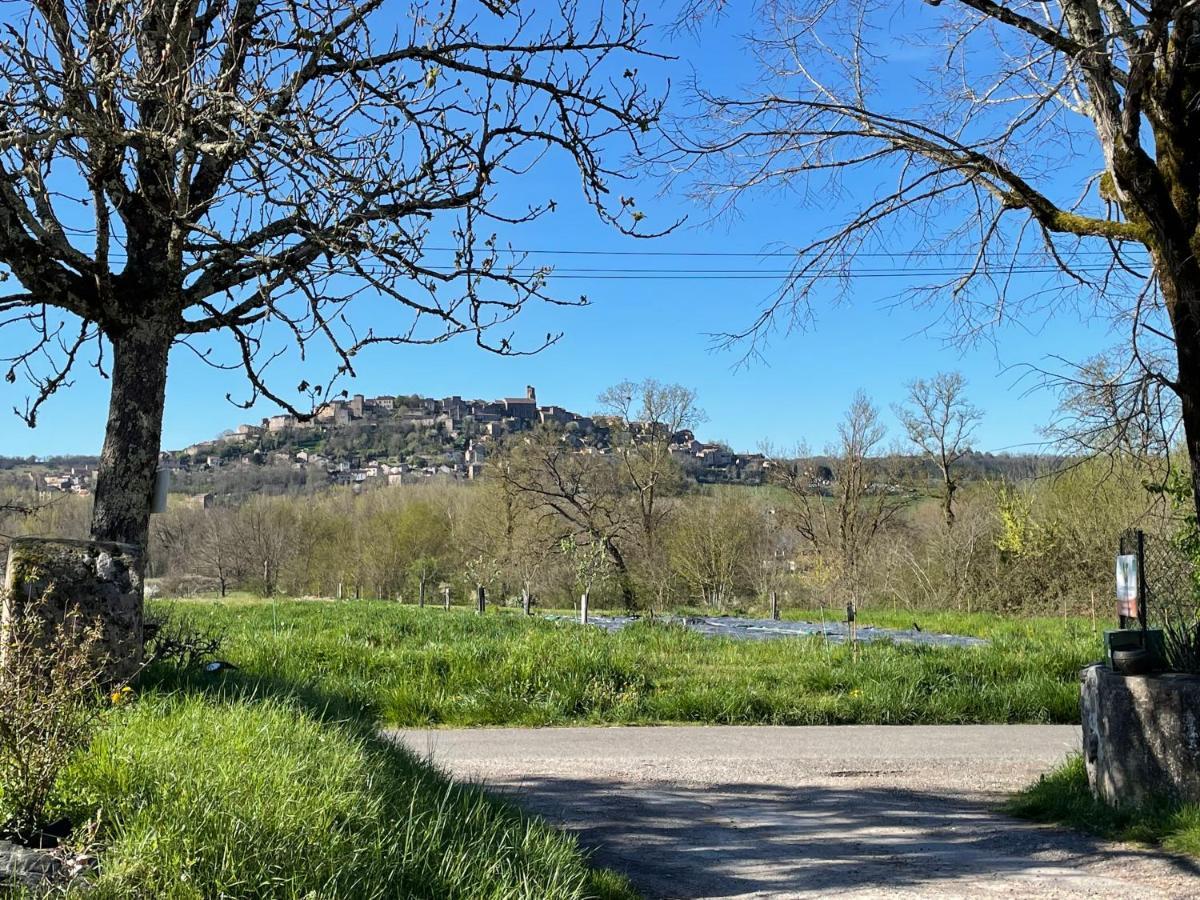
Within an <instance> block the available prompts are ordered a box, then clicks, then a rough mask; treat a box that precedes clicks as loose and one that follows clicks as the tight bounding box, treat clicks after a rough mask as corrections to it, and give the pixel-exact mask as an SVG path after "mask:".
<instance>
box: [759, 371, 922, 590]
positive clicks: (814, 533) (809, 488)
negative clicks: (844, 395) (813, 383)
mask: <svg viewBox="0 0 1200 900" xmlns="http://www.w3.org/2000/svg"><path fill="white" fill-rule="evenodd" d="M886 436H887V431H886V429H885V428H884V426H883V424H882V423H881V422H880V421H879V410H878V409H876V408H875V406H874V404H872V403H871V401H870V400H869V399H868V398H867V396H866V395H865V394H864V393H862V392H861V391H859V392H858V393H857V394H855V396H854V400H853V402H851V404H850V408H849V409H848V410H846V415H845V416H844V417H843V419H842V421H841V422H840V423H839V424H838V441H837V445H836V446H835V447H831V448H830V450H829V453H828V456H829V463H830V465H829V468H830V471H831V474H832V476H833V477H832V479H831V480H830V481H829V483H828V484H824V483H822V481H821V479H820V478H819V477H818V475H817V473H816V471H815V470H814V468H813V467H812V466H810V465H807V464H806V462H805V460H804V459H803V457H805V456H807V455H808V454H807V452H806V451H805V450H804V449H803V448H801V449H800V450H799V451H798V452H797V454H796V457H797V458H796V459H794V460H785V459H781V458H780V457H779V455H778V454H776V453H774V452H771V451H769V450H768V455H770V456H771V457H772V459H771V466H770V469H769V472H770V478H771V482H772V483H773V484H775V485H778V486H779V487H781V488H783V490H785V491H786V492H787V495H788V502H787V504H786V506H785V508H784V509H783V510H782V513H783V517H784V521H785V522H787V523H789V524H791V525H792V527H794V528H795V530H796V531H797V533H798V534H799V535H800V537H801V538H802V539H803V540H804V541H805V542H806V543H807V544H809V545H810V546H811V547H812V549H813V551H814V552H815V554H816V556H817V558H818V560H819V561H820V562H821V564H822V566H823V567H824V568H825V569H826V571H827V574H828V576H829V578H830V580H832V581H835V582H840V583H841V584H843V585H844V586H846V587H847V588H848V589H849V590H850V592H851V596H854V595H855V594H856V593H857V590H858V587H859V585H860V582H861V578H860V575H861V569H862V566H863V564H864V563H865V562H866V560H867V557H868V554H869V553H870V552H871V549H872V547H873V546H874V545H875V543H876V539H877V538H878V537H879V536H880V534H881V533H882V532H883V531H884V529H885V528H886V527H887V526H888V524H889V523H890V522H892V521H893V520H894V519H895V518H896V516H897V515H898V514H899V512H900V511H901V510H902V509H903V508H904V507H905V506H906V505H908V503H909V502H910V501H911V499H912V495H911V493H910V492H909V491H908V490H906V489H905V488H904V487H902V486H900V485H898V484H896V483H895V479H894V478H893V477H892V473H891V472H889V471H888V468H887V466H885V465H884V464H883V463H882V461H881V459H880V456H881V453H882V451H883V441H884V438H885V437H886Z"/></svg>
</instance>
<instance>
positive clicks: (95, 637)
mask: <svg viewBox="0 0 1200 900" xmlns="http://www.w3.org/2000/svg"><path fill="white" fill-rule="evenodd" d="M101 635H102V629H101V626H100V625H99V624H98V623H93V624H84V623H81V622H79V621H78V620H77V619H73V618H70V617H68V618H67V620H66V621H64V622H58V623H52V624H49V625H48V624H47V622H46V620H45V619H44V618H42V616H40V615H39V614H38V613H37V612H35V611H32V610H31V611H29V612H27V613H25V614H24V615H22V616H18V617H16V618H15V619H13V620H11V621H9V622H7V623H6V624H5V628H4V637H3V639H4V641H5V645H4V662H3V665H2V666H0V809H2V810H3V812H4V813H5V815H6V816H7V817H8V824H7V829H8V830H9V831H10V832H11V833H15V834H16V835H18V836H24V835H27V834H35V833H37V832H38V831H39V830H40V828H41V827H42V826H43V825H44V824H45V823H46V803H47V800H48V798H49V797H50V794H51V791H52V790H53V788H54V784H55V782H56V781H57V779H58V776H59V773H60V772H62V771H63V769H64V768H65V767H66V765H67V764H68V762H69V761H70V759H71V757H72V756H73V755H74V754H75V753H76V752H77V751H78V750H80V749H82V748H84V747H85V746H87V744H88V743H89V741H90V740H91V737H92V734H93V732H94V730H95V727H96V724H97V720H98V717H99V714H100V708H101V707H100V698H101V693H102V678H103V676H104V673H105V666H104V659H103V656H102V655H101V654H98V653H97V652H96V651H97V647H98V646H99V642H100V639H101ZM115 690H116V693H115V695H114V696H115V697H116V698H117V699H118V700H119V699H120V698H123V697H124V696H125V693H123V691H122V689H121V686H119V685H118V686H116V688H115Z"/></svg>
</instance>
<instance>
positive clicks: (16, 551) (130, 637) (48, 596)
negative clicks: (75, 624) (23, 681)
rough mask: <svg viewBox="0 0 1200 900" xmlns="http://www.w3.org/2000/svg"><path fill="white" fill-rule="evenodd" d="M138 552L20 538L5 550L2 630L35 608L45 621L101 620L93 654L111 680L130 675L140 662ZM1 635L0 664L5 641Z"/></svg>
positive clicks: (0, 610) (121, 547)
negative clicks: (103, 661)
mask: <svg viewBox="0 0 1200 900" xmlns="http://www.w3.org/2000/svg"><path fill="white" fill-rule="evenodd" d="M139 556H140V554H139V551H138V549H137V548H136V547H133V546H130V545H128V544H112V543H105V542H101V541H71V540H56V539H49V538H31V537H22V538H16V539H14V540H13V542H12V544H11V546H10V548H9V553H8V569H7V572H6V574H5V579H4V595H3V605H2V607H0V633H2V634H6V633H7V629H8V627H9V623H10V622H12V621H13V620H14V619H16V618H19V617H21V616H23V615H25V614H26V613H27V611H29V610H31V609H32V610H35V611H36V612H37V613H38V615H40V616H41V617H42V618H43V619H44V620H45V621H46V623H47V624H48V625H52V624H54V623H60V622H64V621H66V620H67V619H68V618H69V617H76V618H77V620H78V621H80V622H81V623H91V622H96V621H99V622H100V623H101V625H102V630H103V634H102V637H101V640H100V641H99V646H98V648H97V652H98V653H100V654H103V655H104V656H105V657H106V659H107V666H108V671H109V681H110V682H113V683H116V682H122V681H126V680H128V679H130V678H132V677H133V675H135V674H136V673H137V671H138V668H139V667H140V666H141V662H142V578H141V575H140V572H141V560H140V558H139ZM2 634H0V664H3V662H4V661H5V659H6V657H7V654H8V642H7V640H3V639H2Z"/></svg>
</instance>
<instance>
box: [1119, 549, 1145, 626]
mask: <svg viewBox="0 0 1200 900" xmlns="http://www.w3.org/2000/svg"><path fill="white" fill-rule="evenodd" d="M1140 599H1141V598H1140V597H1139V596H1138V565H1137V555H1136V554H1133V553H1122V554H1121V555H1120V556H1118V557H1117V615H1118V616H1127V617H1128V618H1131V619H1136V618H1137V615H1138V601H1139V600H1140Z"/></svg>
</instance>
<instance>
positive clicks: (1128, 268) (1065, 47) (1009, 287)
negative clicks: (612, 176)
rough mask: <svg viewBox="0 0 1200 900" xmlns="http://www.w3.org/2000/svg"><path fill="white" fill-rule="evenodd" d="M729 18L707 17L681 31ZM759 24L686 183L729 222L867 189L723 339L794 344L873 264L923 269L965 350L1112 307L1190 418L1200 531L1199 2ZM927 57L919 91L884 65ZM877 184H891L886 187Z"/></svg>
mask: <svg viewBox="0 0 1200 900" xmlns="http://www.w3.org/2000/svg"><path fill="white" fill-rule="evenodd" d="M727 4H728V0H695V2H692V3H690V4H688V10H687V12H688V18H689V20H690V21H696V20H697V18H699V17H703V16H704V15H705V14H707V13H711V12H712V11H713V10H714V9H718V10H719V9H720V8H722V7H724V6H726V5H727ZM754 9H755V12H756V13H757V22H758V27H757V28H756V29H755V30H753V31H752V33H751V35H750V37H749V40H750V42H751V44H752V46H751V48H750V49H751V52H752V53H753V54H754V56H755V58H756V59H757V60H758V61H759V62H760V63H761V65H762V69H763V71H762V73H761V77H760V78H759V79H758V81H757V84H758V85H761V87H760V88H757V89H755V90H753V91H750V92H747V93H745V94H743V95H740V96H738V95H728V94H717V93H713V92H708V91H705V90H704V89H703V88H701V89H699V90H698V91H697V97H696V99H697V102H698V105H699V110H698V114H697V115H696V116H695V118H694V119H691V120H690V121H688V122H686V123H685V124H686V130H685V129H682V128H681V129H680V133H679V134H678V135H677V141H676V144H677V146H676V148H675V150H676V152H675V153H674V155H673V158H671V159H670V162H671V164H672V165H673V167H674V168H675V171H677V172H679V171H686V172H687V173H688V175H687V177H689V178H690V179H691V184H692V190H693V191H694V193H695V194H696V195H698V196H700V197H702V198H704V199H705V200H707V201H709V202H711V203H713V204H714V205H715V207H716V208H717V209H728V208H731V207H732V206H734V205H736V204H737V203H738V202H739V201H740V200H743V199H745V198H746V197H747V196H748V194H749V192H752V191H754V190H756V189H759V188H776V187H782V188H790V189H795V190H798V191H800V192H811V193H809V194H808V195H809V196H819V197H820V198H821V199H825V198H828V197H831V196H836V197H843V196H846V194H848V193H851V191H850V190H848V189H849V188H850V183H849V179H850V178H851V177H853V178H855V179H860V180H859V181H856V182H855V184H854V186H853V187H854V190H853V191H852V196H853V197H855V198H856V199H855V200H854V202H853V204H852V207H853V208H852V210H851V212H850V213H849V215H848V216H847V217H846V218H845V219H844V220H843V221H842V222H841V224H840V225H838V226H836V227H835V228H833V229H832V230H831V231H829V232H827V233H825V234H822V235H821V236H819V237H817V238H816V239H815V240H812V241H810V242H807V243H804V244H803V245H802V246H799V247H798V248H797V251H796V257H795V259H796V262H795V264H794V268H793V271H792V273H791V277H790V278H789V279H788V280H787V283H786V284H785V285H784V287H783V288H782V289H781V290H780V291H779V292H778V293H777V294H776V295H774V296H773V297H772V298H771V299H770V301H769V302H768V304H767V305H766V307H765V308H764V309H763V310H762V313H761V315H760V316H759V317H758V318H757V319H756V320H755V321H753V322H751V323H749V325H748V327H747V328H746V329H745V330H743V331H740V332H737V333H734V334H731V335H730V337H731V338H738V337H751V338H756V339H760V338H762V337H763V336H764V335H766V334H767V333H768V332H769V331H770V330H771V329H772V328H773V327H776V326H778V325H780V324H781V319H782V324H784V325H785V326H790V325H797V324H803V323H804V322H805V321H806V319H807V317H808V316H809V315H810V306H809V300H810V298H811V297H812V296H813V294H814V291H815V290H816V288H817V287H818V286H819V285H827V284H829V283H830V282H831V281H832V282H834V283H837V282H839V281H840V282H841V283H842V284H843V286H849V284H851V283H852V282H853V276H854V274H855V266H854V265H853V261H854V259H855V258H856V256H858V257H859V258H860V259H861V254H863V253H873V254H884V255H885V256H887V257H890V258H891V259H892V261H893V263H897V262H900V263H902V264H904V265H905V266H908V267H909V268H911V269H916V268H917V267H916V265H915V263H917V262H918V261H919V262H920V263H921V268H920V270H919V272H920V274H923V275H924V276H925V279H926V282H927V284H926V286H925V288H924V289H923V290H922V291H921V292H919V293H918V297H920V298H922V299H933V298H935V297H937V298H943V299H948V300H949V301H950V303H951V304H952V308H953V310H954V312H955V313H956V316H955V317H954V321H956V322H957V323H958V327H959V328H960V329H961V331H960V334H961V335H963V336H970V335H973V334H977V333H979V331H980V330H981V329H984V328H986V327H988V326H989V325H991V324H993V323H996V322H999V321H1004V320H1008V319H1012V318H1014V317H1016V318H1019V317H1022V316H1028V315H1033V314H1035V313H1043V312H1047V311H1052V310H1054V309H1056V308H1059V307H1061V306H1064V305H1068V304H1072V303H1073V304H1076V305H1078V306H1080V307H1082V308H1083V309H1085V310H1089V311H1090V310H1092V309H1093V308H1095V306H1096V305H1097V304H1099V306H1100V308H1101V309H1102V310H1104V311H1106V312H1108V313H1109V314H1110V315H1112V316H1113V317H1114V319H1115V321H1117V322H1118V323H1121V324H1123V326H1124V327H1125V328H1126V329H1127V333H1128V334H1129V344H1128V346H1127V354H1128V355H1129V356H1130V357H1132V358H1133V359H1135V360H1136V361H1137V364H1138V366H1139V368H1140V370H1141V372H1142V373H1144V375H1145V376H1146V378H1148V379H1149V380H1151V381H1152V382H1154V383H1156V384H1157V385H1160V386H1162V387H1163V388H1165V389H1167V390H1169V391H1171V392H1173V393H1174V394H1176V395H1177V396H1178V398H1179V401H1180V405H1179V412H1180V415H1181V418H1182V423H1183V428H1184V433H1185V437H1186V441H1187V447H1188V456H1189V458H1190V462H1191V469H1192V475H1191V477H1192V489H1193V491H1192V492H1193V501H1194V504H1195V506H1196V507H1197V509H1198V510H1200V254H1198V253H1197V250H1198V249H1200V233H1198V226H1200V106H1198V105H1197V104H1196V103H1194V102H1193V101H1194V98H1195V96H1196V94H1197V91H1198V90H1200V9H1198V8H1197V5H1196V3H1195V2H1194V0H1156V2H1154V3H1150V4H1146V3H1141V2H1114V0H1056V2H1044V3H1043V2H1033V0H928V2H927V5H925V6H921V5H916V4H914V6H913V7H912V8H911V9H909V10H908V11H907V12H905V11H903V10H900V9H898V7H897V5H896V4H892V3H880V2H877V0H845V2H831V0H757V2H756V3H755V4H754ZM922 26H929V27H925V28H923V27H922ZM922 34H925V35H930V34H933V35H936V36H934V37H932V38H921V37H919V36H920V35H922ZM922 40H925V41H927V42H928V43H930V44H931V46H927V47H924V48H918V49H924V50H926V51H928V53H929V56H930V65H929V71H928V72H927V73H926V72H916V71H914V70H913V69H912V68H910V67H906V66H901V65H897V64H894V63H893V62H892V61H891V59H890V55H891V54H890V53H889V50H890V49H893V48H894V47H895V46H896V45H897V44H899V43H902V42H908V43H909V44H912V43H918V42H921V41H922ZM910 71H911V72H912V74H911V76H909V75H908V74H907V73H908V72H910ZM670 155H671V154H668V156H670ZM881 171H884V172H891V173H894V175H895V180H894V181H893V182H891V183H890V184H888V185H886V186H885V185H882V184H878V182H877V180H876V176H875V173H878V172H881ZM914 235H915V239H914ZM1023 274H1024V275H1031V274H1032V275H1039V276H1042V278H1043V280H1044V282H1045V284H1044V287H1041V288H1036V287H1031V286H1030V282H1029V279H1023V278H1021V276H1022V275H1023Z"/></svg>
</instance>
